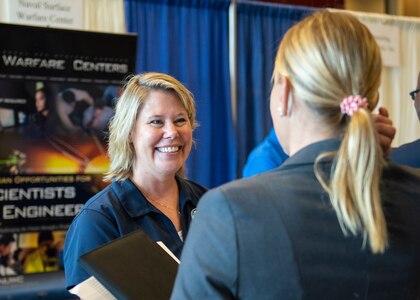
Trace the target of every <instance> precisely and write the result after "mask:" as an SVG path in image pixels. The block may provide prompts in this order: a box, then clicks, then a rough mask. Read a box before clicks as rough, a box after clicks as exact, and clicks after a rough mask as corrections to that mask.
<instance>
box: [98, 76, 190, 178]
mask: <svg viewBox="0 0 420 300" xmlns="http://www.w3.org/2000/svg"><path fill="white" fill-rule="evenodd" d="M154 90H162V91H166V92H170V93H174V94H175V95H176V96H177V98H178V99H179V100H180V101H181V103H182V105H183V106H184V108H185V110H186V111H187V114H188V119H189V121H190V124H191V127H192V128H193V129H194V128H195V127H196V126H197V122H196V119H195V117H196V111H195V102H194V97H193V95H192V94H191V92H190V91H189V90H188V89H187V88H186V87H185V86H184V85H183V84H182V83H181V82H179V81H178V80H177V79H175V78H174V77H172V76H170V75H167V74H162V73H143V74H138V75H135V76H131V77H130V78H129V80H128V82H127V83H126V84H125V86H124V91H123V93H122V95H121V97H120V98H119V99H118V101H117V105H116V107H115V115H114V116H113V118H112V120H111V122H110V125H109V138H108V155H109V158H110V161H111V164H110V168H109V171H108V172H107V173H106V174H105V176H104V180H105V181H111V180H123V179H126V178H129V177H130V176H132V172H133V165H134V162H135V158H136V157H135V151H134V147H133V145H132V143H131V142H130V135H131V132H132V130H133V128H134V126H135V123H136V120H137V117H138V114H139V111H140V110H141V109H142V107H143V105H144V102H145V101H146V99H147V97H148V96H149V94H150V92H151V91H154ZM184 173H185V172H184V166H183V167H182V168H181V169H180V170H179V171H178V173H177V174H178V175H179V176H182V177H184Z"/></svg>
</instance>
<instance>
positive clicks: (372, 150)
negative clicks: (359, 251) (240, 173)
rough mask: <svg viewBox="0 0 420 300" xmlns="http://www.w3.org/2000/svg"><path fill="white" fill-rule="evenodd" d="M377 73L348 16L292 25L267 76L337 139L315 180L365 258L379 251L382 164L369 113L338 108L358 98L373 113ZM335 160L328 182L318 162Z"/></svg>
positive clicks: (364, 36) (383, 233) (372, 48)
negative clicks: (365, 246)
mask: <svg viewBox="0 0 420 300" xmlns="http://www.w3.org/2000/svg"><path fill="white" fill-rule="evenodd" d="M381 70H382V61H381V54H380V49H379V46H378V44H377V43H376V41H375V39H374V37H373V36H372V34H371V33H370V32H369V30H368V29H367V28H366V26H364V25H363V24H362V23H361V22H360V21H359V20H357V18H355V17H354V16H352V15H351V14H349V13H332V12H328V11H322V12H316V13H314V14H312V15H310V16H308V17H306V18H305V19H304V20H302V21H301V22H299V23H298V24H296V25H295V26H293V27H292V28H291V29H290V30H289V31H288V32H287V33H286V35H285V36H284V38H283V40H282V41H281V44H280V47H279V50H278V53H277V57H276V61H275V67H274V73H275V74H278V75H279V76H287V77H288V78H289V79H290V82H291V85H292V92H293V93H294V94H295V95H296V97H297V98H298V99H300V100H301V101H303V102H304V103H305V104H306V105H307V106H308V107H309V108H311V109H312V111H313V112H314V113H315V114H316V115H317V116H319V120H320V122H322V124H324V125H325V126H328V127H329V128H333V129H335V131H336V132H337V133H339V134H340V135H341V136H342V144H341V147H340V149H339V150H338V152H337V153H333V154H331V153H330V154H323V155H321V156H320V157H318V159H317V161H316V164H315V174H316V176H317V178H318V180H319V181H320V183H321V185H322V186H323V187H324V188H325V189H326V190H327V191H328V193H329V195H330V199H331V203H332V205H333V207H334V208H335V211H336V213H337V217H338V219H339V222H340V225H341V227H342V229H343V232H344V234H346V233H347V232H348V231H350V232H351V233H352V234H357V232H359V231H360V232H362V234H363V235H364V236H365V237H368V239H369V243H370V247H371V249H372V252H374V253H376V252H382V251H384V249H385V247H386V245H387V241H388V240H387V230H386V226H385V218H384V215H383V211H382V206H381V199H380V193H379V179H380V177H381V172H382V168H383V164H384V160H383V154H382V150H381V148H380V146H379V143H378V140H377V137H376V130H375V125H374V122H373V119H372V117H371V114H370V111H369V109H360V110H359V111H358V112H357V113H355V114H354V115H353V116H351V117H350V116H347V115H343V114H342V113H341V111H340V103H341V101H342V100H343V99H344V98H345V97H348V96H351V95H354V96H356V95H361V96H362V97H366V98H367V101H368V105H369V108H370V109H373V108H374V107H375V106H376V103H377V100H378V97H379V96H378V89H379V85H380V78H381ZM331 155H335V159H334V164H333V167H332V170H331V174H330V178H329V182H327V181H328V180H326V179H325V177H326V176H324V175H323V174H322V172H321V171H320V168H318V163H319V161H320V160H321V159H322V158H324V157H326V156H331Z"/></svg>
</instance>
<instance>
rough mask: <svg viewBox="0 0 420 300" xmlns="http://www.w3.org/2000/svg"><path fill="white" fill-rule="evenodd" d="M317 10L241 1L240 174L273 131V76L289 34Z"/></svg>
mask: <svg viewBox="0 0 420 300" xmlns="http://www.w3.org/2000/svg"><path fill="white" fill-rule="evenodd" d="M314 11H315V9H312V8H307V7H297V6H288V5H279V4H266V3H256V2H250V1H239V2H238V4H237V97H238V98H237V120H238V124H237V140H238V172H239V174H240V173H241V172H242V168H243V166H244V164H245V161H246V158H247V156H248V154H249V152H251V150H252V149H253V148H254V147H255V146H256V145H257V144H258V143H260V142H261V141H262V140H263V138H264V137H265V136H266V135H267V134H268V132H269V131H270V129H271V128H272V122H271V117H270V107H269V101H270V92H271V76H272V72H273V65H274V59H275V55H276V51H277V48H278V45H279V43H280V41H281V39H282V38H283V35H284V34H285V33H286V31H287V30H288V29H289V28H290V27H291V26H292V25H293V24H295V23H297V22H299V21H300V20H301V19H303V18H304V17H305V16H306V15H308V14H310V13H312V12H314Z"/></svg>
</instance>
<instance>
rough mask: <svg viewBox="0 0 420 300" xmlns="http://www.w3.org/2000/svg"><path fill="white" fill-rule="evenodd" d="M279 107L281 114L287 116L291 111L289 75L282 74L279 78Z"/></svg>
mask: <svg viewBox="0 0 420 300" xmlns="http://www.w3.org/2000/svg"><path fill="white" fill-rule="evenodd" d="M281 81H282V82H281V96H282V97H281V104H280V105H281V107H279V110H281V112H282V113H283V116H288V115H289V114H290V113H291V111H292V94H291V83H290V80H289V77H287V76H283V77H282V78H281Z"/></svg>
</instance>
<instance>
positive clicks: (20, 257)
mask: <svg viewBox="0 0 420 300" xmlns="http://www.w3.org/2000/svg"><path fill="white" fill-rule="evenodd" d="M65 233H66V231H52V230H42V231H39V232H29V233H19V234H16V233H15V234H12V233H3V234H0V251H1V264H0V275H1V276H13V275H24V274H34V273H42V272H51V271H58V270H63V259H62V252H63V245H64V237H65Z"/></svg>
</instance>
